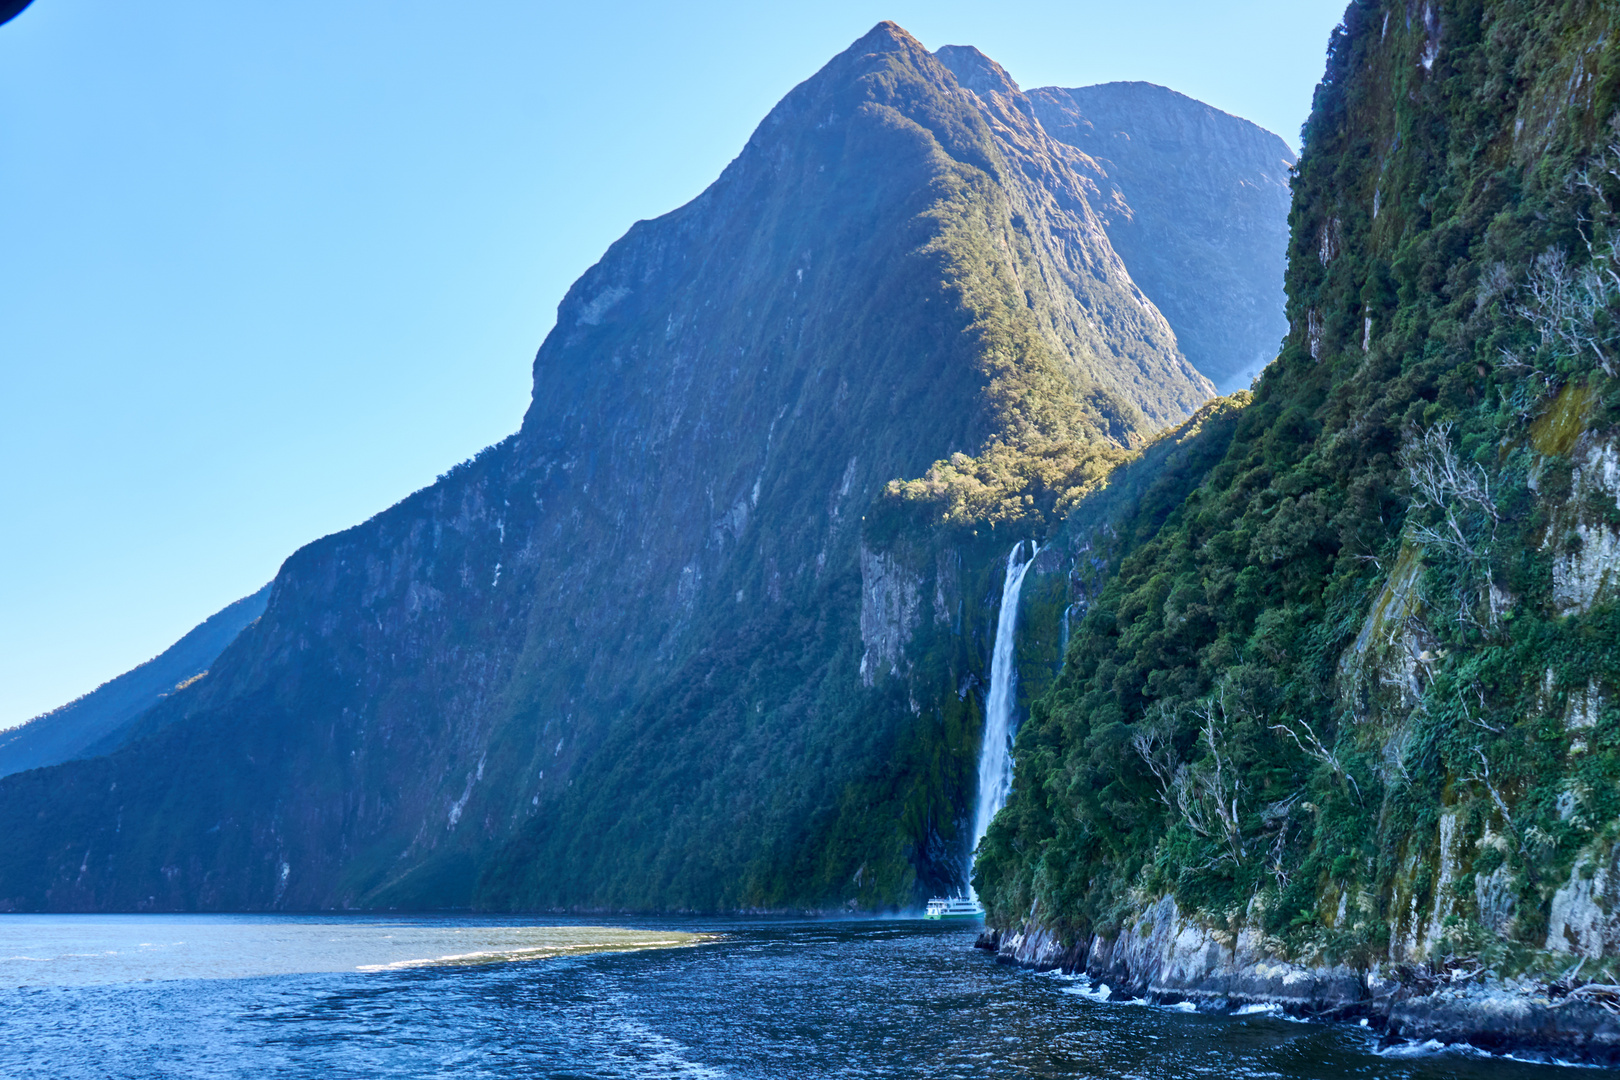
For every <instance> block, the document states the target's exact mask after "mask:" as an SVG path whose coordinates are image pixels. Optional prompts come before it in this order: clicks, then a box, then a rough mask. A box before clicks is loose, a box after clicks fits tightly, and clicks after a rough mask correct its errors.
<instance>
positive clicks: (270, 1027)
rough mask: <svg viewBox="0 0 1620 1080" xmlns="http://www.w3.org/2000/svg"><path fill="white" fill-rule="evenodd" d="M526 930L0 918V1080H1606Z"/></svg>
mask: <svg viewBox="0 0 1620 1080" xmlns="http://www.w3.org/2000/svg"><path fill="white" fill-rule="evenodd" d="M550 922H552V923H554V922H555V920H550ZM540 923H541V920H532V921H528V922H525V921H524V920H509V921H504V922H503V921H494V920H488V919H473V918H468V919H398V920H378V919H354V920H345V919H341V918H329V917H326V918H304V919H299V918H274V917H269V918H267V917H252V918H247V917H244V918H218V917H186V916H180V917H163V916H154V917H131V918H122V919H113V918H45V917H20V918H19V917H0V943H4V946H5V951H4V956H5V957H11V958H13V959H6V960H4V961H3V963H4V967H3V968H0V972H3V976H4V980H5V981H4V983H3V984H0V1077H6V1078H13V1077H15V1078H49V1080H72V1078H78V1077H107V1076H115V1077H132V1078H147V1077H151V1078H156V1077H172V1076H181V1077H193V1076H195V1077H258V1076H276V1077H323V1078H324V1077H338V1078H346V1077H379V1076H380V1077H423V1076H448V1077H459V1076H469V1077H492V1078H504V1077H546V1078H555V1080H565V1078H567V1080H577V1078H584V1077H591V1078H607V1080H617V1078H640V1077H647V1078H654V1077H657V1078H662V1077H693V1078H704V1080H713V1078H723V1077H736V1078H756V1077H757V1078H762V1080H788V1078H792V1080H801V1078H802V1080H822V1078H829V1080H830V1078H834V1077H838V1078H843V1077H873V1078H879V1080H887V1078H895V1080H900V1078H905V1080H913V1078H930V1080H933V1078H941V1080H945V1078H952V1077H963V1078H966V1077H975V1078H977V1077H1042V1078H1045V1077H1100V1078H1110V1080H1112V1078H1118V1080H1126V1078H1131V1080H1138V1078H1144V1080H1145V1078H1159V1077H1163V1078H1175V1080H1180V1078H1183V1077H1185V1078H1212V1080H1213V1078H1220V1080H1228V1078H1278V1080H1336V1078H1340V1077H1393V1078H1401V1080H1440V1078H1453V1077H1456V1078H1466V1080H1529V1078H1533V1077H1548V1078H1550V1077H1559V1076H1576V1075H1582V1076H1591V1075H1611V1076H1613V1075H1616V1074H1614V1073H1607V1074H1605V1073H1603V1072H1601V1071H1599V1072H1596V1073H1593V1072H1586V1073H1579V1074H1577V1073H1572V1072H1570V1071H1568V1070H1563V1069H1559V1068H1556V1067H1554V1066H1542V1065H1535V1064H1526V1063H1520V1062H1513V1061H1505V1060H1502V1059H1480V1058H1475V1057H1471V1056H1468V1055H1467V1054H1466V1053H1464V1052H1461V1051H1456V1050H1450V1049H1446V1048H1435V1047H1421V1048H1418V1047H1414V1048H1413V1049H1412V1051H1411V1052H1410V1053H1409V1056H1391V1055H1389V1054H1388V1053H1387V1052H1386V1053H1385V1054H1382V1055H1381V1054H1380V1053H1378V1052H1377V1045H1376V1043H1375V1040H1374V1037H1373V1036H1372V1034H1371V1033H1369V1032H1366V1031H1364V1030H1362V1029H1359V1028H1355V1027H1351V1026H1330V1025H1325V1024H1315V1023H1300V1022H1298V1021H1294V1020H1289V1019H1287V1018H1283V1017H1278V1016H1272V1015H1268V1014H1266V1013H1264V1012H1260V1011H1252V1012H1250V1013H1249V1014H1247V1015H1217V1014H1211V1013H1207V1012H1185V1013H1184V1012H1177V1011H1173V1010H1170V1009H1164V1008H1157V1007H1148V1006H1146V1005H1145V1003H1139V1002H1135V1001H1131V1000H1125V999H1122V995H1118V994H1116V993H1114V992H1111V991H1108V990H1104V989H1103V988H1102V987H1101V986H1100V985H1098V986H1093V985H1091V984H1090V983H1089V982H1088V981H1086V980H1075V979H1064V978H1057V977H1050V976H1038V975H1034V974H1031V973H1029V972H1025V971H1020V970H1017V969H1014V968H1010V967H1006V966H1003V965H999V964H997V963H996V962H995V960H994V959H993V958H992V957H990V956H987V955H986V954H984V953H982V952H977V951H975V950H974V949H973V948H972V947H971V946H972V941H973V935H974V933H975V928H972V927H963V926H959V925H957V926H952V925H943V926H942V925H940V924H938V923H925V922H921V921H915V922H912V921H889V922H882V921H874V922H847V923H829V922H819V923H818V922H791V923H790V922H769V921H759V920H703V921H698V920H651V921H645V920H644V921H638V923H637V924H636V925H634V926H628V925H627V926H607V927H600V926H586V925H583V922H581V924H578V925H563V926H557V925H540ZM610 949H611V950H616V951H606V950H610ZM18 957H28V958H29V959H27V960H22V959H16V958H18ZM29 964H32V965H35V966H34V967H32V968H30V967H28V966H27V965H29ZM46 969H49V970H51V971H53V974H51V975H48V976H47V975H43V974H41V972H42V971H43V970H46Z"/></svg>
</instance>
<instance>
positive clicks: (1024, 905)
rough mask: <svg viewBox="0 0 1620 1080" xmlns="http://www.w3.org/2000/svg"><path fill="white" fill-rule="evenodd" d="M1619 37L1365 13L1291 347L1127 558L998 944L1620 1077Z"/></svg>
mask: <svg viewBox="0 0 1620 1080" xmlns="http://www.w3.org/2000/svg"><path fill="white" fill-rule="evenodd" d="M1615 30H1616V26H1615V16H1614V14H1613V12H1611V11H1610V10H1609V9H1608V8H1604V7H1600V6H1597V5H1591V4H1586V3H1580V2H1568V3H1551V4H1536V5H1528V4H1517V3H1511V2H1488V3H1468V2H1462V0H1455V2H1446V3H1427V2H1426V3H1421V4H1418V3H1406V2H1396V0H1384V2H1377V0H1358V2H1356V3H1353V4H1351V5H1350V7H1349V9H1348V10H1347V12H1346V16H1345V21H1344V24H1343V26H1342V27H1341V28H1340V30H1339V31H1338V32H1336V34H1335V36H1334V38H1333V41H1332V43H1331V47H1330V53H1329V59H1328V67H1327V73H1326V76H1325V78H1324V80H1323V82H1322V84H1321V86H1320V87H1319V89H1318V91H1317V95H1316V99H1315V104H1314V108H1313V112H1312V116H1311V120H1310V122H1309V124H1308V125H1307V128H1306V132H1305V149H1304V152H1303V154H1302V157H1301V161H1300V164H1299V168H1298V173H1297V178H1296V180H1295V182H1294V193H1295V198H1294V204H1293V208H1292V211H1291V226H1292V235H1291V240H1290V245H1289V262H1288V272H1287V292H1288V319H1289V327H1290V329H1289V333H1288V337H1287V339H1286V341H1285V343H1284V348H1283V351H1282V354H1281V356H1280V357H1279V358H1278V360H1277V361H1276V362H1275V364H1273V365H1272V367H1271V368H1269V369H1268V370H1267V371H1266V373H1265V374H1264V375H1263V376H1262V378H1261V379H1260V380H1259V382H1258V383H1257V385H1256V387H1255V392H1254V397H1253V401H1252V403H1251V404H1249V405H1247V407H1246V408H1244V409H1243V410H1242V411H1241V413H1240V414H1239V416H1238V419H1237V420H1236V422H1235V428H1234V430H1233V431H1231V432H1230V433H1229V434H1227V433H1221V434H1219V435H1218V437H1219V438H1221V439H1224V440H1226V442H1225V445H1224V446H1212V447H1209V448H1208V450H1207V451H1206V452H1203V453H1199V452H1198V451H1197V450H1196V449H1195V448H1196V447H1197V446H1198V445H1199V444H1200V443H1203V442H1205V441H1209V440H1213V439H1215V438H1217V434H1216V433H1215V432H1213V431H1212V432H1211V433H1210V434H1193V435H1192V437H1191V439H1190V441H1189V443H1188V447H1189V449H1188V450H1187V451H1185V452H1186V453H1188V454H1189V460H1194V461H1197V462H1200V463H1202V464H1200V465H1199V466H1198V468H1202V469H1204V470H1205V471H1204V472H1203V473H1202V475H1201V476H1198V477H1195V478H1194V480H1193V482H1192V483H1191V484H1189V485H1188V486H1187V490H1186V492H1185V494H1184V495H1183V496H1182V497H1181V498H1180V499H1179V500H1178V501H1172V502H1171V503H1169V504H1168V505H1166V504H1163V503H1159V504H1155V505H1148V506H1144V507H1143V508H1142V509H1141V510H1140V511H1137V510H1129V511H1127V512H1126V513H1125V514H1123V515H1122V516H1120V517H1118V518H1117V519H1116V521H1117V523H1116V524H1115V525H1114V527H1113V528H1112V529H1110V530H1109V532H1108V533H1107V534H1106V535H1105V536H1104V537H1103V538H1102V539H1103V545H1102V547H1101V549H1100V551H1101V558H1100V559H1099V560H1098V563H1099V566H1098V570H1097V572H1096V574H1095V577H1094V580H1095V583H1094V584H1089V585H1088V592H1087V596H1086V600H1087V604H1088V614H1087V615H1086V617H1085V618H1084V619H1083V620H1081V621H1080V622H1079V623H1078V624H1077V625H1076V626H1075V627H1074V630H1073V635H1072V640H1071V642H1070V644H1069V647H1068V649H1067V652H1066V658H1065V664H1064V666H1063V669H1062V672H1061V674H1060V675H1059V676H1058V677H1057V679H1056V681H1055V682H1054V683H1053V685H1052V688H1051V689H1050V691H1049V692H1047V693H1046V694H1045V695H1044V696H1042V697H1041V698H1040V699H1039V700H1037V701H1035V702H1034V703H1033V705H1032V708H1031V717H1030V720H1029V722H1028V723H1026V725H1025V726H1024V728H1023V730H1022V731H1021V732H1020V734H1019V739H1018V744H1017V759H1018V774H1017V779H1016V784H1015V789H1014V794H1013V798H1012V800H1011V802H1010V803H1009V805H1008V808H1007V810H1006V811H1005V812H1004V813H1003V814H1002V815H1001V816H1000V817H999V818H998V819H997V821H996V823H995V825H994V826H993V827H992V829H991V832H990V835H989V836H988V837H987V839H986V842H985V844H984V846H983V847H982V848H981V851H980V856H979V861H978V863H977V871H976V872H977V881H978V884H979V886H980V891H981V894H982V895H985V896H986V897H987V898H988V900H989V906H990V909H991V921H992V923H993V925H994V926H995V927H996V928H997V930H998V934H997V935H996V937H995V939H994V940H993V941H992V942H987V943H988V944H993V945H995V946H996V947H998V948H1000V949H1001V950H1002V951H1003V952H1004V954H1005V955H1007V956H1008V957H1009V958H1011V959H1016V960H1019V961H1021V962H1028V963H1035V964H1040V965H1056V964H1062V965H1066V966H1069V967H1071V968H1074V969H1081V970H1088V971H1091V972H1092V973H1093V974H1094V975H1095V976H1096V977H1098V978H1101V979H1104V980H1106V981H1108V982H1109V983H1110V985H1115V986H1121V987H1127V988H1130V990H1131V992H1133V993H1147V992H1151V993H1153V994H1157V995H1160V996H1163V997H1167V998H1170V999H1173V1000H1179V999H1191V1000H1196V1001H1200V1002H1203V1003H1204V1004H1206V1005H1221V1004H1223V1003H1230V1004H1234V1005H1235V1004H1243V1003H1247V1002H1274V1003H1277V1004H1280V1005H1283V1006H1286V1007H1288V1008H1290V1009H1293V1010H1295V1011H1300V1012H1307V1013H1324V1014H1332V1015H1345V1016H1361V1017H1365V1018H1368V1019H1369V1020H1371V1021H1372V1022H1374V1023H1378V1024H1380V1025H1383V1026H1386V1027H1387V1029H1388V1030H1389V1031H1391V1032H1392V1033H1395V1034H1400V1035H1405V1036H1413V1037H1424V1038H1427V1037H1437V1038H1444V1039H1452V1040H1455V1039H1466V1040H1468V1041H1472V1042H1475V1043H1476V1044H1478V1045H1481V1046H1486V1047H1491V1048H1496V1049H1504V1048H1511V1047H1516V1048H1530V1049H1535V1050H1538V1051H1541V1052H1545V1053H1548V1054H1552V1055H1558V1056H1569V1055H1585V1056H1588V1057H1591V1058H1596V1059H1603V1060H1609V1059H1612V1058H1613V1057H1614V1056H1615V1054H1616V1052H1617V1048H1620V1031H1617V1029H1616V1027H1615V1025H1614V1023H1613V1018H1612V1016H1611V1012H1612V1010H1613V1008H1614V1007H1615V1006H1616V1004H1617V1003H1620V991H1617V990H1616V984H1617V982H1620V979H1617V978H1616V973H1617V972H1620V938H1617V937H1616V935H1615V933H1614V932H1613V930H1612V927H1613V926H1614V925H1615V917H1614V915H1613V913H1612V909H1613V903H1614V902H1613V892H1614V886H1613V885H1612V881H1613V880H1614V874H1615V873H1616V870H1615V868H1616V865H1617V863H1616V859H1617V849H1616V836H1617V835H1620V802H1617V801H1616V797H1615V792H1616V791H1620V788H1617V787H1616V784H1615V780H1616V778H1617V777H1620V749H1617V748H1620V743H1617V742H1616V739H1615V732H1616V731H1620V713H1617V712H1616V710H1615V708H1614V706H1613V701H1614V693H1615V689H1614V687H1615V681H1616V672H1617V671H1620V622H1617V618H1620V594H1617V593H1616V591H1615V590H1616V587H1617V585H1620V578H1617V576H1616V573H1615V569H1616V564H1615V558H1616V555H1615V553H1616V551H1617V550H1620V547H1617V545H1620V482H1617V481H1620V470H1617V469H1616V467H1615V466H1614V465H1613V464H1612V462H1613V461H1615V460H1617V459H1616V458H1615V454H1616V450H1615V440H1616V438H1617V432H1620V419H1617V418H1620V413H1617V412H1616V408H1617V407H1620V381H1617V379H1616V375H1620V369H1617V368H1616V366H1615V364H1616V361H1615V359H1614V357H1615V356H1616V355H1617V354H1616V351H1615V350H1616V348H1617V347H1620V323H1617V321H1616V316H1617V313H1620V276H1617V274H1616V270H1617V268H1620V256H1617V255H1616V250H1617V249H1616V242H1617V240H1620V148H1617V144H1620V140H1617V139H1616V136H1615V132H1616V131H1617V130H1620V119H1617V104H1620V59H1617V54H1616V53H1615V52H1614V50H1613V49H1612V48H1611V47H1610V43H1611V42H1612V41H1613V40H1614V32H1615ZM1195 471H1196V470H1195ZM1087 506H1088V504H1087V502H1085V501H1082V502H1081V503H1080V504H1079V505H1078V507H1077V509H1076V510H1075V512H1074V514H1073V515H1071V521H1073V520H1075V519H1083V518H1085V517H1086V516H1087V514H1088V510H1087Z"/></svg>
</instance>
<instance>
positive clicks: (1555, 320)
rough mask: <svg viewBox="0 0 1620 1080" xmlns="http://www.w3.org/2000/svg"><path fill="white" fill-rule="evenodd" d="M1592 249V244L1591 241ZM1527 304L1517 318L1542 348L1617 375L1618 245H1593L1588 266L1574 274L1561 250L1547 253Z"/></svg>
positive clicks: (1534, 270) (1529, 285)
mask: <svg viewBox="0 0 1620 1080" xmlns="http://www.w3.org/2000/svg"><path fill="white" fill-rule="evenodd" d="M1588 243H1589V244H1591V241H1588ZM1524 288H1525V294H1526V299H1525V300H1524V301H1523V302H1522V303H1519V304H1517V305H1515V307H1514V313H1515V314H1517V315H1518V316H1519V317H1520V318H1522V319H1524V320H1525V321H1526V322H1528V323H1529V324H1530V325H1531V326H1532V327H1534V328H1535V330H1536V333H1538V334H1539V335H1540V336H1541V344H1542V346H1543V347H1544V348H1546V349H1548V350H1549V351H1550V352H1551V353H1552V354H1553V355H1554V356H1556V357H1559V358H1561V359H1570V360H1574V359H1578V358H1580V357H1582V356H1585V355H1586V354H1588V353H1590V354H1591V355H1592V356H1593V357H1594V358H1595V359H1596V360H1597V364H1598V366H1599V367H1600V368H1602V369H1603V373H1604V374H1605V375H1608V376H1610V377H1611V378H1612V377H1613V376H1614V374H1615V364H1614V358H1613V357H1612V356H1611V355H1610V351H1611V349H1612V348H1613V346H1614V339H1615V336H1616V334H1615V328H1614V325H1613V320H1612V319H1609V318H1608V317H1607V313H1608V310H1609V307H1610V306H1611V305H1612V304H1614V303H1615V302H1616V301H1617V300H1620V252H1617V251H1616V249H1615V244H1614V243H1613V242H1610V243H1607V244H1603V245H1592V251H1591V258H1590V259H1589V260H1588V261H1587V263H1586V265H1584V266H1582V267H1580V268H1578V269H1577V268H1575V267H1573V266H1571V265H1570V261H1569V256H1568V255H1567V254H1565V253H1564V251H1563V250H1562V249H1560V248H1553V249H1552V250H1551V251H1546V252H1543V253H1542V254H1541V255H1539V256H1537V257H1536V261H1535V264H1534V265H1533V266H1531V268H1530V274H1529V277H1528V279H1527V280H1526V282H1525V287H1524Z"/></svg>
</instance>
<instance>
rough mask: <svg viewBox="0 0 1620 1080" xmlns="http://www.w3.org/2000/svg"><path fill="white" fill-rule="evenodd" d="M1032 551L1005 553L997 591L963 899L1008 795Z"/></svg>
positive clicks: (1037, 551)
mask: <svg viewBox="0 0 1620 1080" xmlns="http://www.w3.org/2000/svg"><path fill="white" fill-rule="evenodd" d="M1040 551H1041V549H1040V548H1039V547H1038V546H1037V547H1035V548H1034V549H1033V550H1032V551H1031V552H1030V554H1029V559H1028V560H1027V561H1023V560H1022V556H1023V554H1024V542H1023V541H1022V540H1020V541H1019V542H1018V543H1017V544H1015V545H1013V549H1012V551H1010V552H1008V553H1007V578H1006V581H1004V582H1003V583H1002V586H1001V610H1000V612H999V613H998V614H997V616H996V644H995V649H994V651H993V652H992V653H991V654H990V696H989V697H988V698H987V699H986V700H985V704H984V743H983V745H982V746H981V747H980V749H979V802H978V807H977V810H976V811H975V813H974V815H973V847H972V848H970V849H969V850H968V866H967V877H968V881H969V885H968V894H969V895H970V896H971V895H973V885H972V878H973V852H974V851H977V850H978V847H979V841H980V840H983V839H984V834H985V832H986V831H987V830H988V829H989V828H990V819H991V818H993V817H995V816H996V811H998V810H1000V809H1001V808H1002V807H1003V806H1005V805H1006V804H1007V795H1008V793H1009V792H1011V791H1012V771H1013V761H1012V722H1013V709H1014V706H1015V705H1016V704H1017V690H1018V661H1017V657H1016V654H1015V651H1014V644H1015V640H1014V639H1015V635H1016V633H1017V630H1018V594H1019V592H1020V591H1022V589H1023V587H1024V575H1025V574H1026V573H1028V572H1029V568H1030V567H1031V566H1033V565H1034V564H1035V556H1036V555H1039V554H1040Z"/></svg>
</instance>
